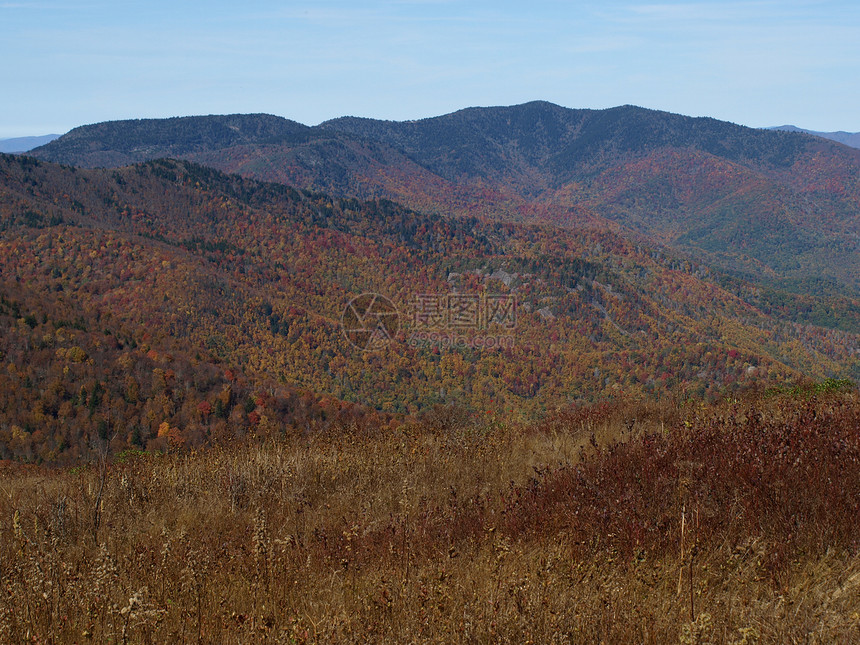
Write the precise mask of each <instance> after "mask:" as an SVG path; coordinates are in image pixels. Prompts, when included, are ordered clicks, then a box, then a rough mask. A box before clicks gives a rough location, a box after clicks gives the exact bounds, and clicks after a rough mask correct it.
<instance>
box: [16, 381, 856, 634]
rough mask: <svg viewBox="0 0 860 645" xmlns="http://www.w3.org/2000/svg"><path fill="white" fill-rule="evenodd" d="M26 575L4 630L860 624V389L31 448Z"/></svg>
mask: <svg viewBox="0 0 860 645" xmlns="http://www.w3.org/2000/svg"><path fill="white" fill-rule="evenodd" d="M834 389H837V390H839V388H834ZM0 581H2V587H0V642H3V643H24V642H26V643H58V644H59V643H168V642H169V643H218V644H221V643H223V644H229V643H457V642H463V643H517V644H522V643H624V644H629V643H737V644H740V643H745V644H753V643H857V642H860V397H858V394H857V392H856V390H848V391H846V390H844V389H842V390H839V391H833V392H828V391H826V389H823V390H822V389H819V391H816V390H814V389H807V390H803V391H796V392H793V393H782V394H777V395H772V396H763V395H759V396H751V397H749V398H748V399H744V400H741V401H724V402H722V403H719V404H716V405H705V404H701V403H690V402H688V403H687V404H686V405H683V406H679V405H668V404H667V405H662V406H661V405H656V404H655V405H641V406H632V405H615V406H604V407H600V406H596V407H592V408H588V409H584V410H580V411H577V412H570V413H566V414H559V415H556V416H554V417H551V418H549V419H547V420H546V421H544V422H543V423H541V424H538V425H534V426H528V427H522V426H511V425H508V424H506V423H505V422H504V420H493V421H490V422H481V423H476V422H475V421H474V420H471V419H470V418H468V417H459V416H458V415H456V414H451V413H448V414H445V413H444V412H440V413H439V414H438V415H436V416H435V417H428V418H427V419H425V420H424V422H423V423H420V424H419V423H416V424H411V425H404V426H403V427H401V428H400V429H399V430H398V431H396V432H392V431H389V430H387V429H386V430H385V431H384V432H382V431H374V430H373V429H372V428H344V429H343V430H342V431H338V432H330V433H327V434H325V435H316V436H290V435H289V434H286V435H285V437H284V438H283V440H282V441H280V442H277V443H266V444H261V445H247V444H245V445H222V446H213V447H210V448H207V449H205V450H201V451H198V452H194V453H176V454H166V455H152V454H144V453H131V452H130V453H126V454H123V455H119V456H117V457H115V458H113V459H108V460H105V461H104V462H103V463H94V464H89V465H87V466H82V467H78V468H74V469H62V470H57V469H54V470H48V469H41V468H37V467H31V466H23V465H19V464H8V463H7V464H5V465H4V466H3V467H2V469H0Z"/></svg>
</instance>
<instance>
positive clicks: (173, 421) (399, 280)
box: [0, 102, 860, 461]
mask: <svg viewBox="0 0 860 645" xmlns="http://www.w3.org/2000/svg"><path fill="white" fill-rule="evenodd" d="M165 157H172V158H165ZM858 159H860V151H855V150H852V149H850V148H847V147H845V146H842V145H839V144H837V143H833V142H830V141H826V140H823V139H818V138H814V137H810V136H808V135H804V134H798V133H789V132H770V131H766V130H752V129H749V128H742V127H740V126H735V125H732V124H728V123H723V122H719V121H715V120H713V119H691V118H688V117H683V116H679V115H671V114H666V113H661V112H655V111H650V110H643V109H641V108H635V107H630V106H625V107H620V108H615V109H612V110H600V111H593V110H569V109H567V108H561V107H559V106H554V105H552V104H548V103H542V102H537V103H530V104H526V105H522V106H514V107H509V108H471V109H467V110H462V111H460V112H456V113H453V114H450V115H446V116H442V117H437V118H433V119H426V120H422V121H417V122H384V121H374V120H369V119H358V118H352V117H347V118H343V119H336V120H333V121H329V122H326V123H323V124H320V125H319V126H315V127H309V126H305V125H302V124H298V123H295V122H291V121H288V120H286V119H281V118H279V117H274V116H268V115H232V116H210V117H184V118H176V119H166V120H152V121H150V120H139V121H125V122H114V123H104V124H97V125H94V126H84V127H81V128H77V129H75V130H73V131H71V132H69V133H68V134H66V135H64V136H63V137H61V138H59V139H57V140H56V141H54V142H51V143H49V144H48V145H46V146H43V147H41V148H38V149H36V150H34V151H33V152H32V153H31V155H30V156H9V155H3V156H0V328H2V329H3V330H4V331H3V334H2V335H0V361H2V362H3V363H4V364H5V365H6V368H4V370H2V371H0V392H2V396H0V446H2V447H3V448H2V450H3V451H5V452H3V454H0V458H4V457H16V458H24V459H33V458H38V459H44V460H46V461H54V460H60V461H62V460H75V459H77V458H79V457H80V456H81V450H85V449H86V446H88V445H90V443H91V440H93V439H94V438H102V439H109V440H110V441H111V442H112V444H113V447H114V449H117V450H119V449H122V448H123V447H127V446H141V447H145V446H150V447H158V446H161V445H165V446H166V445H167V443H168V442H171V441H172V442H179V443H184V444H187V445H199V444H201V443H204V442H206V441H208V440H210V439H211V438H213V437H217V436H237V435H238V436H242V435H244V434H246V433H252V434H256V435H258V436H266V435H268V434H275V433H278V432H281V433H283V432H292V431H296V430H298V431H301V432H310V431H313V430H314V429H315V428H324V427H328V426H330V425H331V424H338V425H342V426H345V427H348V426H349V424H350V423H355V422H356V420H357V419H373V422H372V423H371V424H370V425H374V424H375V425H377V426H380V427H382V426H385V425H386V424H387V423H389V421H390V420H392V419H396V418H402V417H403V416H404V415H410V416H420V415H423V414H429V413H433V412H434V411H436V410H438V409H439V408H440V406H442V407H443V408H444V409H451V407H452V406H455V407H456V408H457V409H462V410H463V414H465V415H475V414H485V415H486V414H490V415H504V416H505V417H507V418H531V417H534V416H541V415H544V414H546V413H547V412H548V411H552V410H556V409H559V408H564V407H566V406H570V405H571V404H577V403H580V402H583V401H600V400H606V399H611V398H619V397H622V398H623V397H634V398H642V397H645V398H649V397H650V398H661V397H673V398H674V399H675V400H678V401H681V402H683V401H684V400H685V399H686V398H687V397H689V396H695V397H704V398H718V397H722V396H725V395H726V394H730V393H732V392H735V391H739V390H743V389H747V388H756V387H770V386H779V385H782V384H785V383H790V382H794V381H796V380H797V379H799V378H804V377H814V378H825V377H850V378H854V379H857V378H860V300H858V296H857V286H858V285H857V273H856V268H857V262H858V259H857V247H856V245H857V232H858V229H857V227H858V204H860V201H858V181H857V178H858V167H860V161H858ZM367 293H371V294H379V295H381V296H383V297H384V299H376V298H374V299H373V300H367V299H366V298H365V299H361V298H360V296H361V294H367ZM356 298H358V300H356ZM384 302H387V303H388V304H387V305H386V306H387V307H388V308H387V309H385V312H387V313H385V315H386V316H390V315H391V314H395V315H396V318H397V322H398V324H397V325H396V326H393V327H392V326H386V332H388V333H389V334H390V335H389V338H387V339H386V338H383V339H381V340H384V341H385V342H381V343H378V344H377V345H374V346H373V351H368V350H366V345H365V346H362V344H363V343H366V342H367V341H368V340H369V338H370V334H371V333H373V332H374V331H375V332H376V333H377V334H378V333H379V332H380V328H379V327H378V326H377V327H376V328H375V329H374V327H373V325H370V327H369V328H368V325H366V324H365V322H364V321H362V320H361V316H363V315H364V313H360V314H358V318H356V315H357V314H356V311H359V312H364V307H368V306H378V303H384ZM350 303H352V304H350ZM368 303H371V304H370V305H368ZM373 303H377V304H373ZM452 303H453V304H452ZM491 303H510V306H509V308H508V309H507V310H506V311H507V312H509V314H510V315H509V316H508V317H507V318H505V319H503V320H500V319H497V318H495V317H493V316H492V315H490V313H488V312H490V309H489V307H490V304H491ZM506 306H508V305H507V304H506ZM473 309H474V310H473ZM464 313H465V314H469V315H471V314H472V313H474V318H469V316H466V317H463V315H462V314H464ZM374 315H375V314H374ZM370 320H371V321H373V320H376V319H375V318H372V317H371V318H370ZM469 320H471V321H472V322H469ZM464 321H465V322H464ZM466 323H468V324H466ZM345 331H346V332H349V333H344V332H345ZM356 332H358V333H357V334H356ZM362 339H363V340H362ZM377 340H380V339H378V338H377ZM356 344H358V345H359V346H358V347H357V346H356ZM116 429H121V431H118V430H116Z"/></svg>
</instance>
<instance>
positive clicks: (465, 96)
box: [0, 0, 860, 138]
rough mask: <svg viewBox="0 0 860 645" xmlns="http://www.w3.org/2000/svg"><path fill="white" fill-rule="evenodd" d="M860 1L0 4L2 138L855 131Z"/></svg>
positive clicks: (34, 0) (116, 0) (858, 125)
mask: <svg viewBox="0 0 860 645" xmlns="http://www.w3.org/2000/svg"><path fill="white" fill-rule="evenodd" d="M858 79H860V3H857V2H854V1H844V2H843V1H827V0H823V1H813V0H782V1H778V2H777V1H770V0H763V1H760V2H755V1H753V2H713V1H712V2H695V1H688V2H640V1H637V0H627V1H620V0H604V1H602V2H590V1H587V2H573V1H555V0H532V2H523V1H522V0H520V1H518V2H508V1H507V0H486V1H485V0H474V1H470V0H463V1H456V0H389V1H383V0H374V1H367V2H360V1H351V2H349V1H344V0H317V1H314V2H309V1H286V2H266V1H263V0H247V1H245V2H242V3H238V2H222V1H221V0H215V1H212V2H205V3H204V2H184V1H183V0H173V1H172V2H164V1H162V0H148V1H146V2H138V1H137V0H132V1H124V0H111V1H110V2H107V1H102V0H89V1H87V0H80V1H78V0H68V1H52V0H0V93H2V96H3V99H2V101H0V138H5V137H16V136H23V135H37V134H45V133H48V132H65V131H67V130H69V129H70V128H72V127H74V126H76V125H81V124H85V123H94V122H97V121H104V120H110V119H125V118H140V117H167V116H178V115H188V114H224V113H233V112H267V113H271V114H278V115H281V116H284V117H287V118H290V119H294V120H296V121H300V122H302V123H306V124H309V125H314V124H316V123H319V122H320V121H323V120H325V119H329V118H333V117H337V116H343V115H358V116H369V117H375V118H385V119H398V120H401V119H416V118H422V117H427V116H434V115H438V114H443V113H446V112H451V111H453V110H456V109H459V108H463V107H468V106H475V105H512V104H516V103H523V102H525V101H530V100H534V99H544V100H548V101H552V102H554V103H558V104H560V105H564V106H567V107H575V108H605V107H611V106H614V105H622V104H628V103H629V104H634V105H641V106H645V107H649V108H656V109H662V110H668V111H671V112H679V113H682V114H689V115H694V116H713V117H716V118H719V119H724V120H727V121H733V122H735V123H742V124H744V125H750V126H767V125H781V124H785V123H793V124H796V125H799V126H802V127H807V128H811V129H816V130H840V129H841V130H849V131H860V109H858V106H860V100H858V99H860V82H858Z"/></svg>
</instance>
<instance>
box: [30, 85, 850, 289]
mask: <svg viewBox="0 0 860 645" xmlns="http://www.w3.org/2000/svg"><path fill="white" fill-rule="evenodd" d="M31 154H32V155H33V156H35V157H37V158H40V159H44V160H48V161H55V162H60V163H65V164H70V165H77V166H90V167H92V166H108V167H116V166H121V165H126V164H129V163H132V162H137V161H144V160H147V159H154V158H158V157H178V158H183V159H189V160H192V161H195V162H197V163H201V164H204V165H208V166H211V167H214V168H217V169H219V170H222V171H225V172H230V173H237V174H241V175H243V176H246V177H252V178H256V179H262V180H265V181H275V182H279V183H284V184H288V185H293V186H297V187H301V188H306V189H312V190H320V191H324V192H328V193H332V194H334V195H338V196H356V197H359V198H364V199H368V198H379V197H384V198H388V199H392V200H396V201H399V202H401V203H404V204H405V205H407V206H409V207H411V208H415V209H419V210H422V211H426V212H433V213H438V214H443V215H480V216H485V217H490V218H492V219H502V220H509V221H510V220H513V221H543V222H552V223H553V224H554V225H557V226H562V227H582V226H586V225H587V226H598V227H613V226H614V227H621V229H624V230H626V231H627V232H628V233H629V234H631V235H634V234H635V235H644V236H646V237H648V238H650V239H657V240H659V241H660V242H661V243H663V244H667V245H669V246H670V247H673V248H676V249H679V250H682V251H684V252H685V253H689V254H691V255H693V256H694V257H697V258H699V259H701V260H703V261H706V262H708V263H711V264H713V265H716V266H719V267H720V268H721V269H723V270H726V269H727V270H731V271H733V272H736V273H739V274H741V275H743V276H746V277H747V278H750V279H754V280H766V281H770V282H772V283H773V284H776V285H778V286H780V287H786V288H792V289H797V290H799V291H801V292H806V291H809V290H810V289H814V290H818V291H820V290H822V289H824V290H836V291H843V290H846V289H847V290H848V291H849V292H851V293H854V294H860V151H858V150H852V149H850V148H847V147H845V146H842V145H839V144H837V143H835V142H830V141H827V140H825V139H821V138H813V137H810V136H808V135H805V134H801V133H794V132H783V131H778V130H766V129H755V128H747V127H744V126H739V125H735V124H732V123H727V122H723V121H718V120H716V119H711V118H692V117H686V116H682V115H678V114H671V113H667V112H660V111H656V110H648V109H643V108H638V107H635V106H620V107H616V108H610V109H606V110H575V109H569V108H565V107H561V106H558V105H554V104H552V103H547V102H545V101H534V102H531V103H525V104H523V105H516V106H510V107H490V108H467V109H464V110H459V111H457V112H453V113H451V114H446V115H443V116H439V117H433V118H428V119H421V120H418V121H405V122H395V121H379V120H374V119H366V118H357V117H342V118H339V119H333V120H331V121H327V122H324V123H322V124H320V125H318V126H314V127H309V126H305V125H302V124H298V123H295V122H292V121H288V120H287V119H282V118H280V117H274V116H271V115H230V116H220V117H219V116H209V117H184V118H176V119H163V120H142V121H126V122H111V123H103V124H96V125H92V126H83V127H81V128H76V129H75V130H73V131H72V132H70V133H68V134H67V135H64V136H63V137H61V138H60V139H58V140H56V141H54V142H52V143H50V144H48V145H46V146H42V147H41V148H38V149H36V150H34V151H32V153H31Z"/></svg>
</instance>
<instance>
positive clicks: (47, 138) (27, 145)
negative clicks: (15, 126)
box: [0, 134, 61, 154]
mask: <svg viewBox="0 0 860 645" xmlns="http://www.w3.org/2000/svg"><path fill="white" fill-rule="evenodd" d="M60 136H61V135H59V134H43V135H40V136H35V137H13V138H11V139H0V152H3V153H6V154H10V153H11V154H18V153H22V152H29V151H30V150H32V149H33V148H38V147H39V146H43V145H45V144H46V143H50V142H51V141H53V140H54V139H58V138H59V137H60Z"/></svg>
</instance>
